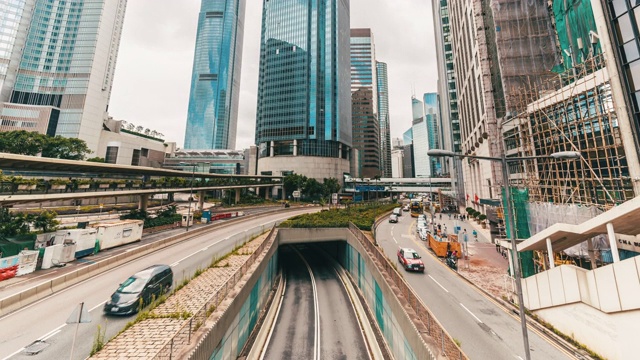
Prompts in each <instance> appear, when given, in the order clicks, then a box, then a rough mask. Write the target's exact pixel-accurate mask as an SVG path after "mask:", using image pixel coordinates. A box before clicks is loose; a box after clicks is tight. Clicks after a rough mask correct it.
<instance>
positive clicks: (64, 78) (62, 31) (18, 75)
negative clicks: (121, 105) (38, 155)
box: [0, 0, 127, 153]
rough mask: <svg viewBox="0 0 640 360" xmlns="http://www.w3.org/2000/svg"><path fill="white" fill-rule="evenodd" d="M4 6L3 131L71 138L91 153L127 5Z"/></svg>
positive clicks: (29, 0) (90, 0) (120, 0)
mask: <svg viewBox="0 0 640 360" xmlns="http://www.w3.org/2000/svg"><path fill="white" fill-rule="evenodd" d="M4 3H6V2H4ZM9 3H10V4H9V5H5V6H6V8H7V12H5V11H2V12H1V13H2V14H1V15H0V17H2V18H3V23H2V31H3V33H4V32H5V26H6V29H7V36H6V37H5V36H2V40H0V41H2V44H3V45H2V54H0V59H6V58H9V59H10V61H9V64H8V67H7V70H5V69H4V66H0V69H2V70H1V71H0V72H4V75H2V77H3V79H2V90H1V94H2V95H1V98H0V101H3V103H2V104H1V105H0V107H1V108H2V109H1V112H0V117H1V119H2V121H1V123H2V124H4V126H8V128H7V127H3V129H5V130H7V129H10V130H38V131H40V132H42V133H46V134H49V135H53V134H55V135H61V136H64V137H73V138H79V139H82V140H84V141H85V142H86V143H87V145H88V147H89V149H90V150H91V151H92V152H94V153H95V152H96V151H97V149H98V143H99V138H100V134H101V130H102V128H103V122H104V121H105V120H106V119H107V107H108V104H109V97H110V95H111V86H112V84H113V75H114V71H115V66H116V60H117V56H118V48H119V45H120V35H121V33H122V23H123V20H124V14H125V10H126V5H127V1H126V0H113V1H106V0H86V1H45V0H26V1H19V0H18V1H10V2H9ZM3 10H4V9H3ZM24 34H26V37H25V38H23V36H24ZM17 59H20V60H19V62H18V63H16V60H17ZM14 69H15V72H14ZM5 71H6V72H5ZM13 74H15V79H13V76H14V75H13ZM9 88H11V90H10V91H9V90H8V89H9ZM9 93H10V95H9ZM54 129H55V130H54Z"/></svg>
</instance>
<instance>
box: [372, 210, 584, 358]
mask: <svg viewBox="0 0 640 360" xmlns="http://www.w3.org/2000/svg"><path fill="white" fill-rule="evenodd" d="M415 223H416V219H415V218H412V217H411V216H410V215H409V213H408V212H405V213H403V216H400V217H399V221H398V223H397V224H390V223H388V222H384V223H383V224H381V225H380V226H379V227H378V229H377V232H376V233H377V241H378V244H380V246H381V248H382V249H383V250H384V252H385V254H386V255H387V256H388V257H389V258H390V259H392V260H393V261H395V262H396V263H397V256H396V254H397V251H398V248H399V247H409V248H413V249H415V250H417V251H418V253H419V254H420V255H421V256H422V260H423V261H424V263H425V273H424V274H420V273H408V272H404V270H403V269H402V268H401V267H400V265H399V263H398V268H399V269H401V270H400V271H401V272H404V276H405V279H406V280H407V282H408V283H409V285H411V287H412V288H413V289H414V291H415V292H416V293H417V294H418V296H420V298H421V299H422V301H423V302H424V303H425V304H426V305H427V307H428V308H429V310H431V312H432V313H433V314H434V315H435V317H436V318H437V319H438V321H439V322H440V323H441V324H442V325H443V326H444V328H445V329H446V330H447V331H448V332H449V334H450V335H451V336H452V337H453V338H454V339H456V340H458V341H459V342H460V343H461V347H462V350H463V351H464V352H465V353H466V354H467V356H469V358H470V359H483V360H484V359H493V360H500V359H504V360H513V359H524V349H523V345H522V344H523V343H522V327H521V325H520V321H519V318H517V317H516V316H515V315H513V314H511V313H508V312H507V311H505V309H503V308H502V307H500V306H498V304H496V303H495V302H494V301H492V300H490V299H489V298H488V297H486V296H485V295H484V294H483V293H481V292H480V291H479V290H477V289H476V288H474V287H473V286H472V285H470V284H469V283H467V282H466V281H465V280H464V279H462V278H460V277H459V276H458V275H457V274H456V273H455V272H454V271H452V270H451V269H449V268H448V267H446V266H445V265H444V264H443V262H442V261H441V260H439V259H437V258H436V257H435V255H432V253H430V252H429V251H428V250H427V245H426V243H425V242H423V241H421V240H420V239H419V238H418V237H417V234H416V230H415ZM529 345H530V349H531V357H532V359H545V360H548V359H552V360H553V359H572V358H573V357H571V356H569V355H568V354H566V353H565V352H563V351H562V350H560V349H559V348H557V347H556V346H555V345H553V344H551V343H549V342H547V341H546V339H545V338H543V337H541V336H540V335H538V334H537V333H536V332H535V331H534V330H533V329H531V328H529Z"/></svg>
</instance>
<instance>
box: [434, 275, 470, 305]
mask: <svg viewBox="0 0 640 360" xmlns="http://www.w3.org/2000/svg"><path fill="white" fill-rule="evenodd" d="M429 277H430V278H431V280H433V281H434V282H435V283H436V284H438V286H440V287H441V288H442V290H444V291H446V292H449V290H447V289H445V288H444V286H442V285H440V283H439V282H438V280H436V279H434V278H433V276H431V275H429ZM467 311H468V310H467Z"/></svg>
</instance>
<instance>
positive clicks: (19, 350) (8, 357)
mask: <svg viewBox="0 0 640 360" xmlns="http://www.w3.org/2000/svg"><path fill="white" fill-rule="evenodd" d="M23 350H24V348H22V349H18V350H16V352H14V353H13V354H11V355H9V356H7V357H6V358H4V359H2V360H8V359H10V358H12V357H14V356H15V355H18V354H19V353H21V352H22V351H23Z"/></svg>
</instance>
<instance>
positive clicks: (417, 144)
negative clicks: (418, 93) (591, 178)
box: [411, 97, 433, 177]
mask: <svg viewBox="0 0 640 360" xmlns="http://www.w3.org/2000/svg"><path fill="white" fill-rule="evenodd" d="M411 110H412V113H413V122H412V129H413V164H414V172H415V177H430V176H432V175H433V174H432V172H431V162H430V161H429V156H428V155H427V151H429V132H428V130H427V123H426V121H425V115H424V104H423V102H422V101H420V100H418V99H416V98H415V97H412V98H411Z"/></svg>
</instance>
